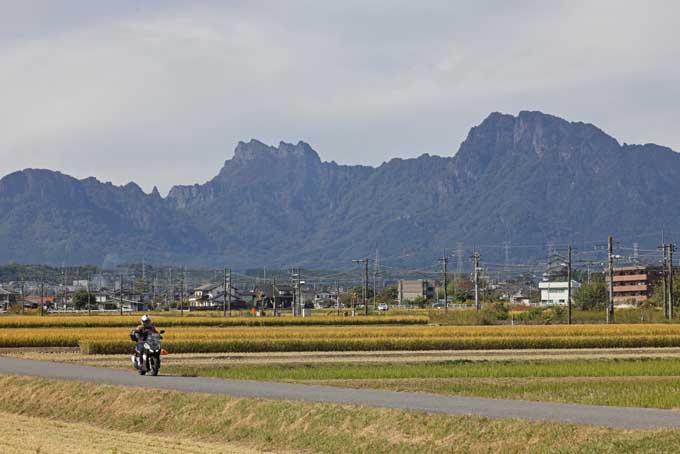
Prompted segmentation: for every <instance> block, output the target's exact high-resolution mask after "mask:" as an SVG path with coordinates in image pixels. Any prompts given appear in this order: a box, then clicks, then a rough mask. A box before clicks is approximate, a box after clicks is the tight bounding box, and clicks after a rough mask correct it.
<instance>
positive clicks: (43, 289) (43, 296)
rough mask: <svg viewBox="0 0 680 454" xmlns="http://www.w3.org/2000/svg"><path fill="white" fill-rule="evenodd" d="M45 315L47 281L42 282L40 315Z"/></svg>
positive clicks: (42, 280)
mask: <svg viewBox="0 0 680 454" xmlns="http://www.w3.org/2000/svg"><path fill="white" fill-rule="evenodd" d="M44 314H45V279H44V278H43V279H41V280H40V315H44Z"/></svg>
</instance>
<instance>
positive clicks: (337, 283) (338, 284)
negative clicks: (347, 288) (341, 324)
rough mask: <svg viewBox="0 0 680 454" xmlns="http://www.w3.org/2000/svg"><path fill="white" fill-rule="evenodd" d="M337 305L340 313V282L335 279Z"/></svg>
mask: <svg viewBox="0 0 680 454" xmlns="http://www.w3.org/2000/svg"><path fill="white" fill-rule="evenodd" d="M335 307H336V309H337V310H338V315H340V282H339V281H335Z"/></svg>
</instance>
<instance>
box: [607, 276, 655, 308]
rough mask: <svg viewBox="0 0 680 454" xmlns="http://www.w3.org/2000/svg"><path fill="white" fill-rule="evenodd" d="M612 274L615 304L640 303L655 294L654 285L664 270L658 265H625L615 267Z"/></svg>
mask: <svg viewBox="0 0 680 454" xmlns="http://www.w3.org/2000/svg"><path fill="white" fill-rule="evenodd" d="M612 274H613V280H614V286H613V290H614V291H613V296H614V304H616V305H619V306H623V305H638V304H640V303H644V302H645V301H647V300H648V299H649V298H650V297H651V296H652V295H653V294H654V286H655V285H656V283H657V282H658V281H659V280H660V279H661V278H662V277H663V270H662V269H661V267H658V266H624V267H618V268H613V269H612ZM607 282H609V277H608V276H607Z"/></svg>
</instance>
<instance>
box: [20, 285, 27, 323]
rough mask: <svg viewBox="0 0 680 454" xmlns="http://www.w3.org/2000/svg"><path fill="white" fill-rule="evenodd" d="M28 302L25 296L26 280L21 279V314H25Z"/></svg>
mask: <svg viewBox="0 0 680 454" xmlns="http://www.w3.org/2000/svg"><path fill="white" fill-rule="evenodd" d="M25 304H26V300H25V298H24V280H23V279H22V280H21V315H24V313H25V311H24V306H25Z"/></svg>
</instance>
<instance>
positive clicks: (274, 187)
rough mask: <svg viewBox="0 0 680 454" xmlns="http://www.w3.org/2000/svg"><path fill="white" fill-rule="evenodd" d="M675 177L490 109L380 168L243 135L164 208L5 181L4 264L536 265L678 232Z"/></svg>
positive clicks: (134, 193)
mask: <svg viewBox="0 0 680 454" xmlns="http://www.w3.org/2000/svg"><path fill="white" fill-rule="evenodd" d="M678 174H680V155H678V154H677V153H675V152H673V151H672V150H670V149H668V148H665V147H660V146H657V145H653V144H647V145H620V144H619V143H618V142H617V141H616V140H615V139H614V138H612V137H610V136H608V135H607V134H605V133H604V132H603V131H601V130H600V129H598V128H597V127H595V126H593V125H590V124H585V123H571V122H568V121H566V120H563V119H561V118H558V117H554V116H551V115H546V114H543V113H540V112H520V113H519V115H517V116H512V115H505V114H500V113H493V114H491V115H490V116H489V117H488V118H486V119H485V120H484V121H483V122H482V123H481V124H480V125H479V126H476V127H474V128H472V129H471V131H470V132H469V134H468V136H467V138H466V139H465V141H464V142H463V143H462V144H461V146H460V149H459V151H458V153H456V154H455V155H454V156H451V157H439V156H430V155H427V154H424V155H422V156H420V157H419V158H416V159H393V160H391V161H389V162H387V163H384V164H382V165H381V166H379V167H377V168H372V167H365V166H344V165H338V164H336V163H334V162H323V161H321V159H320V158H319V155H318V154H317V153H316V152H315V151H314V150H312V148H311V147H310V146H309V145H307V144H305V143H304V142H299V143H297V144H287V143H283V142H282V143H280V144H279V146H278V147H271V146H267V145H265V144H262V143H261V142H258V141H255V140H252V141H250V142H248V143H244V142H240V143H239V144H238V146H237V147H236V150H235V154H234V157H233V158H232V159H229V160H227V161H226V162H225V164H224V166H223V167H222V169H221V170H220V171H219V173H218V174H217V175H216V176H215V177H214V178H213V179H211V180H210V181H208V182H207V183H205V184H202V185H193V186H176V187H174V188H172V190H171V191H170V193H169V194H168V196H167V197H166V198H162V197H161V196H160V195H159V194H158V192H157V191H155V190H154V192H152V193H151V194H145V193H144V192H143V191H142V190H141V189H140V188H139V187H138V186H136V185H135V184H133V183H130V184H128V185H126V186H123V187H118V186H114V185H111V184H110V183H101V182H99V181H98V180H96V179H94V178H88V179H85V180H76V179H74V178H71V177H68V176H66V175H63V174H60V173H58V172H51V171H47V170H31V169H29V170H25V171H23V172H16V173H13V174H11V175H8V176H6V177H5V178H3V179H2V180H0V260H2V261H7V260H15V261H19V262H46V263H50V264H61V263H96V264H101V263H103V262H106V261H116V260H123V261H140V260H141V259H142V258H145V259H146V260H147V261H149V262H157V263H170V262H177V263H186V264H190V265H207V266H221V265H223V264H225V263H226V264H231V265H232V266H237V267H252V266H262V265H268V266H287V265H295V264H301V265H307V266H325V267H331V266H348V265H349V264H350V263H351V262H350V261H351V259H354V258H360V257H364V256H366V255H372V254H373V253H374V251H375V250H376V249H379V250H380V253H381V255H383V256H386V257H391V258H392V259H393V260H394V263H400V264H409V265H422V264H432V263H433V262H434V260H435V258H436V257H437V256H438V255H441V253H442V250H443V249H444V248H448V249H453V248H454V247H455V245H456V243H457V242H464V243H465V244H466V245H467V248H468V249H469V248H471V247H472V245H473V244H477V245H490V244H495V245H499V244H501V243H503V242H504V241H511V242H512V243H513V244H515V245H518V244H533V245H536V246H537V247H535V248H520V249H518V250H517V251H514V252H513V255H514V257H517V258H520V257H523V258H530V257H538V256H541V257H542V256H544V255H545V247H543V245H545V244H546V243H548V242H551V241H557V242H564V241H573V242H574V243H576V244H577V245H578V244H582V243H583V242H584V241H589V240H598V239H599V240H603V241H604V240H606V237H607V235H609V234H613V235H616V236H626V237H630V238H635V237H636V235H641V238H642V240H644V238H643V234H645V233H647V232H653V231H659V230H661V229H664V228H665V229H667V230H673V229H675V230H680V228H679V227H680V225H678V224H680V221H679V220H678V219H677V217H676V216H675V215H674V213H676V212H678V209H680V198H678V197H676V194H678V193H679V192H680V181H678V178H677V177H676V175H678ZM652 240H653V241H656V239H655V238H654V239H650V240H649V241H652ZM651 246H652V244H651V243H650V247H651ZM653 246H655V245H653ZM485 254H486V257H487V258H488V259H489V260H493V259H499V258H500V257H501V255H502V254H501V250H500V248H490V249H488V251H486V252H485Z"/></svg>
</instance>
